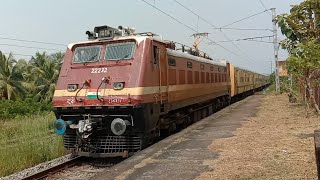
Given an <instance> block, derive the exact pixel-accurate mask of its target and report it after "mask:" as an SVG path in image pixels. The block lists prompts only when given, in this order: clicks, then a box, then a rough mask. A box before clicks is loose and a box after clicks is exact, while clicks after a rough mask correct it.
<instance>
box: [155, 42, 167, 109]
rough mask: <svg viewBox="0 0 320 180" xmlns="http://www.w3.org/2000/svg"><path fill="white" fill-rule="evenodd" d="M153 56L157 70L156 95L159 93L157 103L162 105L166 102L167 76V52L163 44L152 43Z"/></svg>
mask: <svg viewBox="0 0 320 180" xmlns="http://www.w3.org/2000/svg"><path fill="white" fill-rule="evenodd" d="M153 56H154V65H155V66H157V69H158V72H157V74H158V78H157V81H158V82H157V85H158V93H159V96H158V97H159V101H160V103H161V104H163V101H166V100H167V97H168V91H167V88H168V87H167V85H168V75H167V73H168V72H167V68H168V67H167V66H168V63H167V52H166V48H165V46H164V45H163V44H160V43H157V42H153Z"/></svg>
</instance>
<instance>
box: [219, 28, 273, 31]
mask: <svg viewBox="0 0 320 180" xmlns="http://www.w3.org/2000/svg"><path fill="white" fill-rule="evenodd" d="M214 29H216V30H220V29H222V30H236V31H272V29H267V28H265V29H264V28H214Z"/></svg>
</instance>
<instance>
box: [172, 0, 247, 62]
mask: <svg viewBox="0 0 320 180" xmlns="http://www.w3.org/2000/svg"><path fill="white" fill-rule="evenodd" d="M174 1H175V2H176V3H177V4H179V5H180V6H182V7H183V8H185V9H186V10H188V11H189V12H191V13H192V14H194V15H196V16H197V17H198V19H199V18H200V19H202V20H203V21H204V22H206V23H208V24H209V25H210V26H211V27H212V28H213V29H219V30H220V32H221V33H222V34H223V36H224V37H225V38H226V39H227V40H229V42H231V43H232V45H233V46H234V47H236V48H237V49H238V50H239V51H241V52H242V53H243V54H244V55H245V56H246V57H247V58H248V59H251V58H250V57H249V56H248V55H247V54H246V53H245V52H243V51H242V50H241V49H240V47H239V46H238V45H236V44H235V43H234V42H233V41H232V40H231V39H230V38H229V37H228V36H227V35H226V34H225V33H224V32H223V31H222V28H217V27H216V26H215V25H213V24H212V23H210V22H209V21H208V20H206V19H205V18H203V17H201V16H200V15H199V14H197V13H195V12H194V11H193V10H191V9H190V8H188V7H187V6H185V5H183V4H182V3H180V2H179V1H177V0H174ZM237 56H239V55H237ZM239 57H240V58H241V56H239ZM251 61H252V60H251Z"/></svg>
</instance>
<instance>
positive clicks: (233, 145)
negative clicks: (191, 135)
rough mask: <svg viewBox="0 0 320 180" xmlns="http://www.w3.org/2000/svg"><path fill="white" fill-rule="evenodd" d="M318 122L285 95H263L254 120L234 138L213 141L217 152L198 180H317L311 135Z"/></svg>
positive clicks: (319, 126)
mask: <svg viewBox="0 0 320 180" xmlns="http://www.w3.org/2000/svg"><path fill="white" fill-rule="evenodd" d="M315 129H320V118H319V117H317V116H313V115H311V117H309V118H306V113H305V108H304V106H301V105H298V104H290V103H288V97H287V96H286V95H266V96H265V97H264V100H263V103H262V105H261V107H259V111H258V113H257V114H256V116H255V117H252V118H250V119H248V121H247V122H245V123H244V124H243V126H242V127H241V128H239V129H238V130H237V131H236V134H235V136H233V137H230V138H224V139H219V140H216V141H214V142H213V143H212V144H211V145H210V146H209V149H210V150H212V151H214V152H217V151H218V152H219V154H220V156H219V158H218V159H215V160H207V161H206V162H205V164H206V165H208V166H210V167H212V169H214V170H213V171H210V172H204V173H202V174H201V175H200V176H199V177H198V178H197V179H198V180H202V179H316V164H315V156H314V142H313V132H314V130H315Z"/></svg>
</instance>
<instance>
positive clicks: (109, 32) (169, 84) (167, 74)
mask: <svg viewBox="0 0 320 180" xmlns="http://www.w3.org/2000/svg"><path fill="white" fill-rule="evenodd" d="M87 34H88V36H89V40H88V41H85V42H80V43H74V44H70V45H69V46H68V48H67V51H66V54H65V58H64V61H63V65H62V69H61V72H60V76H59V80H58V83H57V88H56V91H55V94H54V98H53V104H54V111H55V114H56V117H57V119H58V120H57V121H56V123H55V126H54V128H55V130H56V132H57V133H58V134H63V136H64V146H65V147H66V148H67V149H69V150H73V152H76V153H78V154H79V155H83V156H90V157H110V156H123V157H126V156H128V155H130V154H132V153H134V152H136V151H139V150H141V149H142V148H144V147H146V146H147V145H148V144H149V143H151V142H152V141H153V140H154V139H155V138H157V137H158V136H160V132H171V131H175V129H176V128H178V127H179V126H185V125H188V124H190V123H192V122H195V121H198V120H200V119H201V118H203V117H206V116H208V115H210V114H212V113H213V112H214V111H215V110H217V109H219V108H221V107H223V106H224V105H226V104H228V103H229V102H230V98H231V96H230V87H231V85H230V72H229V71H230V64H229V63H227V62H217V61H213V60H212V59H211V58H209V57H208V56H206V55H205V54H201V53H199V51H195V50H194V49H192V48H187V47H185V46H182V47H181V48H180V49H179V48H177V47H176V44H174V43H172V42H168V41H164V40H162V39H160V38H159V37H158V36H156V35H154V34H152V33H137V34H135V33H133V31H132V30H131V29H130V28H122V27H120V28H119V29H115V28H111V27H108V26H102V27H96V28H95V30H94V32H87Z"/></svg>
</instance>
